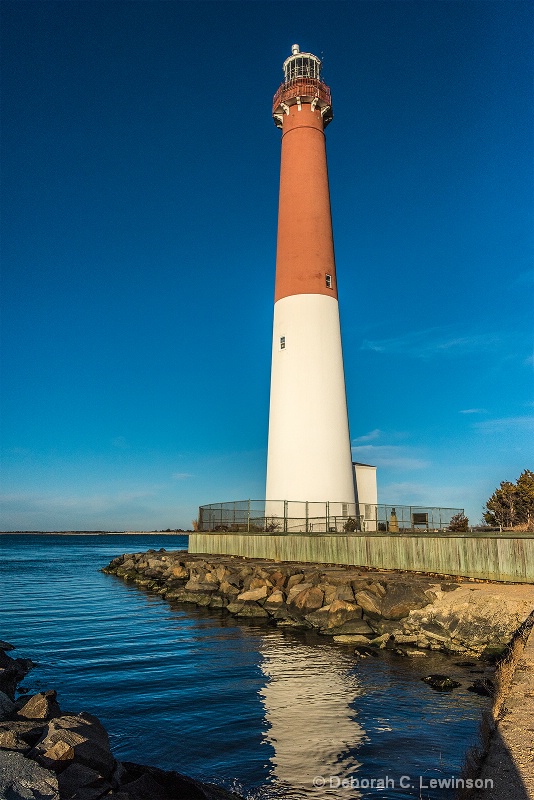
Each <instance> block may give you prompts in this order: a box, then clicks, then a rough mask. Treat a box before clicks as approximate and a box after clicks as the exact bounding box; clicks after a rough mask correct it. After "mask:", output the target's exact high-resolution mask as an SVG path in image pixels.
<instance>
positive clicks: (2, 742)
mask: <svg viewBox="0 0 534 800" xmlns="http://www.w3.org/2000/svg"><path fill="white" fill-rule="evenodd" d="M45 729H46V723H44V722H43V724H42V725H40V724H39V723H38V722H33V721H31V720H24V721H22V720H21V721H15V722H13V721H12V722H3V723H0V748H1V749H3V750H17V751H19V752H20V753H27V752H28V751H29V750H31V748H32V747H33V746H34V745H35V744H37V742H38V741H39V739H40V738H41V736H42V734H43V732H44V730H45Z"/></svg>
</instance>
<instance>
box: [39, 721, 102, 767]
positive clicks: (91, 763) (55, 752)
mask: <svg viewBox="0 0 534 800" xmlns="http://www.w3.org/2000/svg"><path fill="white" fill-rule="evenodd" d="M59 743H61V745H60V746H59V747H56V745H59ZM68 748H72V751H73V752H72V754H70V753H69V750H68ZM31 755H32V757H34V758H36V759H38V760H39V761H40V762H41V763H43V764H45V766H56V765H57V762H58V761H62V762H63V764H64V763H65V761H68V760H71V759H73V760H75V761H76V763H78V764H83V765H84V766H86V767H90V768H91V769H94V770H96V771H97V772H99V773H100V774H101V775H102V776H103V777H104V778H109V777H110V775H111V774H112V772H113V770H114V769H115V766H116V762H115V759H114V758H113V756H112V754H111V751H110V749H109V739H108V735H107V732H106V730H105V728H104V727H103V725H102V724H101V723H100V721H99V720H98V719H97V718H96V717H93V716H92V715H91V714H86V713H85V712H82V713H81V714H77V715H74V714H66V715H64V716H62V717H58V718H57V719H54V720H52V721H51V722H50V723H49V724H48V727H47V730H46V731H45V735H44V737H43V739H42V740H41V741H40V742H39V743H38V744H37V745H36V747H35V748H34V750H33V751H32V753H31Z"/></svg>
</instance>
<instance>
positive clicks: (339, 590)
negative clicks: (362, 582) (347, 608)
mask: <svg viewBox="0 0 534 800" xmlns="http://www.w3.org/2000/svg"><path fill="white" fill-rule="evenodd" d="M335 591H336V593H335V597H334V598H333V599H334V600H345V602H347V603H354V592H353V591H352V586H351V585H350V583H349V584H346V583H345V584H341V585H340V586H336V590H335ZM330 602H332V600H330Z"/></svg>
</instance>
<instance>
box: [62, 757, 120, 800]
mask: <svg viewBox="0 0 534 800" xmlns="http://www.w3.org/2000/svg"><path fill="white" fill-rule="evenodd" d="M57 780H58V786H59V791H60V794H61V797H70V796H71V795H73V794H74V793H75V792H78V791H79V790H80V789H82V788H87V787H90V788H92V789H95V788H96V789H100V793H101V794H102V792H103V791H104V789H105V788H109V789H110V788H111V785H110V784H109V783H108V782H107V781H105V780H104V778H103V777H102V775H100V773H99V772H97V771H96V770H95V769H91V767H85V766H84V765H83V764H70V765H69V766H68V767H67V768H66V769H64V770H63V772H61V773H60V775H59V776H58V779H57ZM78 796H79V795H78V794H76V800H77V798H78Z"/></svg>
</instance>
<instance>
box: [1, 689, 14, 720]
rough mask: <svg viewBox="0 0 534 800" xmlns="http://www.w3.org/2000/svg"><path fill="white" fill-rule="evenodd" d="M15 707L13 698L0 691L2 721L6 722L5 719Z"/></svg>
mask: <svg viewBox="0 0 534 800" xmlns="http://www.w3.org/2000/svg"><path fill="white" fill-rule="evenodd" d="M15 708H16V706H15V703H14V702H13V700H11V699H10V698H9V697H8V696H7V694H5V693H4V692H0V722H4V720H6V719H9V718H10V717H11V715H12V714H13V712H14V710H15Z"/></svg>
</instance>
